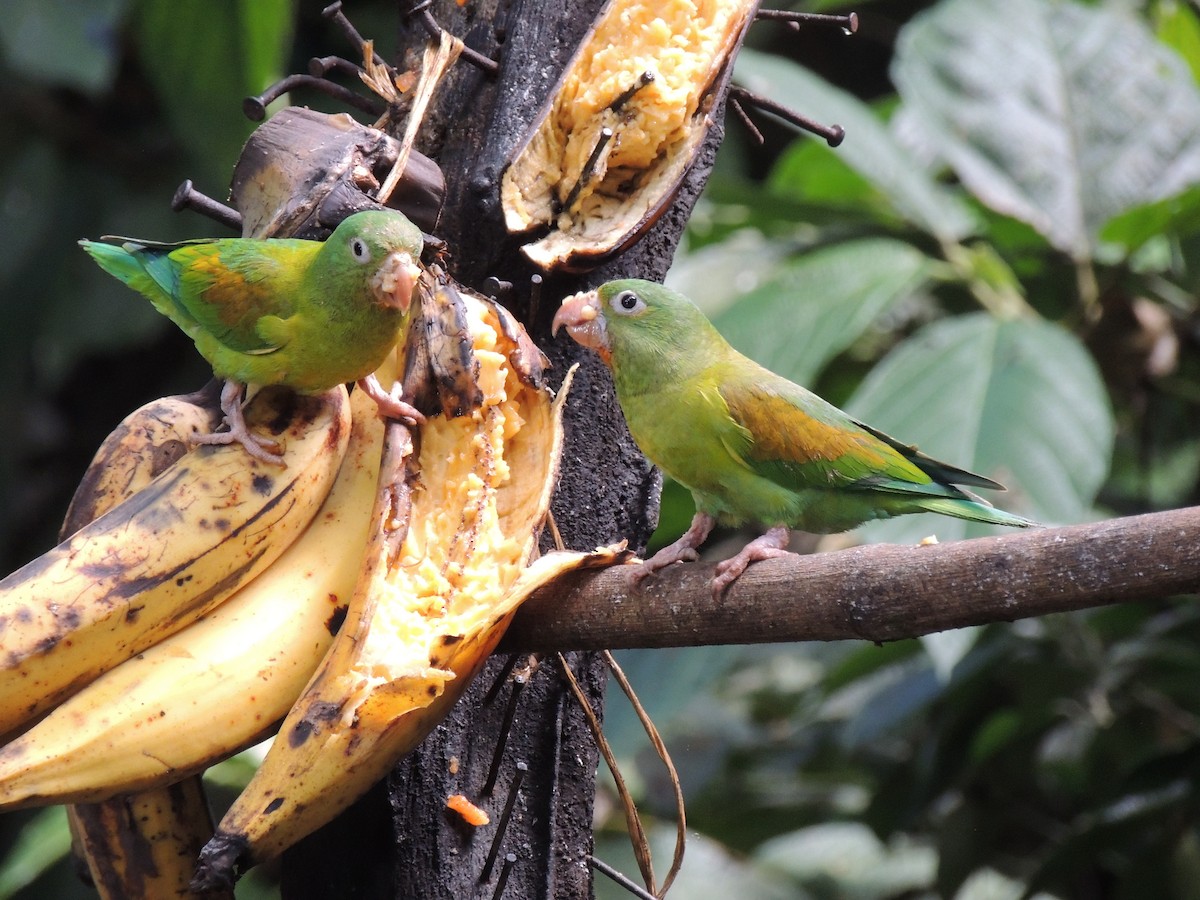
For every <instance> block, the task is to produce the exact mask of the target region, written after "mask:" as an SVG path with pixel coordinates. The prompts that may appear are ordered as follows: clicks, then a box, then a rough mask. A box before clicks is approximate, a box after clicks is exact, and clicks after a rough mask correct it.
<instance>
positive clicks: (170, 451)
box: [60, 380, 233, 900]
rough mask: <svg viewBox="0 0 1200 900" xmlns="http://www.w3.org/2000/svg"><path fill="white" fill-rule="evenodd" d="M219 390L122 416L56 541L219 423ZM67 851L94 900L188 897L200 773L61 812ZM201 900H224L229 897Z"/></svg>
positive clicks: (206, 819) (200, 811) (200, 828)
mask: <svg viewBox="0 0 1200 900" xmlns="http://www.w3.org/2000/svg"><path fill="white" fill-rule="evenodd" d="M219 396H220V383H219V382H218V381H216V380H214V381H212V382H211V383H210V384H209V386H208V387H207V388H205V389H204V390H203V391H198V392H196V393H195V394H189V395H184V396H176V397H163V398H162V399H159V400H155V401H153V402H151V403H147V404H145V405H144V406H142V407H141V408H139V409H137V410H135V411H134V412H132V413H130V414H129V415H128V416H126V417H125V419H124V420H123V421H122V422H121V424H120V425H118V426H117V428H116V429H115V430H114V431H113V433H112V434H111V435H109V437H108V438H107V439H106V440H105V441H104V443H103V444H102V445H101V446H100V449H99V450H98V451H97V453H96V456H95V458H94V459H93V460H92V464H91V465H90V466H88V470H87V472H86V473H85V474H84V477H83V480H82V481H81V482H80V484H79V487H78V488H77V489H76V491H75V496H74V497H73V498H72V500H71V504H70V506H69V507H68V510H67V516H66V519H65V520H64V522H63V526H62V530H61V534H60V539H61V538H65V537H67V536H69V535H71V534H73V533H74V532H76V531H78V530H79V529H80V528H82V527H84V526H85V525H87V524H88V523H89V522H91V521H92V520H93V519H97V518H99V517H100V516H101V515H103V514H104V513H106V512H108V510H110V509H112V508H113V507H114V506H116V505H117V504H119V503H121V502H123V501H125V500H127V499H129V498H130V497H132V496H133V495H134V494H136V493H137V492H138V491H140V490H141V489H142V488H144V487H145V486H146V485H148V484H149V483H150V482H151V481H153V480H154V479H155V478H156V477H158V476H159V475H161V474H162V473H163V472H164V471H165V470H166V469H167V468H168V467H169V466H171V465H172V464H174V463H175V462H176V461H177V460H178V459H179V458H180V457H181V456H183V454H184V453H186V452H187V449H188V447H189V446H190V445H191V443H192V438H193V437H194V436H195V435H197V434H207V433H209V432H211V431H212V429H213V428H214V427H216V425H217V424H218V422H219V419H220V416H221V412H220V406H219ZM67 821H68V822H69V823H70V828H71V837H72V841H71V843H72V849H73V851H74V854H75V856H76V857H77V859H78V860H80V861H81V862H82V863H83V864H84V865H85V866H86V871H87V875H88V876H89V877H90V879H91V883H92V885H93V886H94V887H95V888H96V890H97V892H98V893H99V894H100V897H101V898H102V900H123V898H128V897H143V898H148V900H155V898H160V897H161V898H177V897H183V896H186V895H187V894H188V893H189V888H188V883H189V882H190V881H191V878H192V870H193V867H194V862H195V859H196V855H197V854H198V852H199V851H200V849H201V847H203V846H204V842H205V841H207V840H208V838H209V837H210V836H211V835H212V828H213V826H212V816H211V814H210V813H209V810H208V801H207V798H206V797H205V795H204V787H203V785H202V784H201V781H200V778H199V776H194V777H192V778H188V779H185V780H183V781H180V782H177V783H176V784H171V785H167V786H166V787H160V788H153V789H151V790H147V791H143V792H139V793H136V794H125V795H122V796H117V797H113V798H111V799H108V800H105V801H103V802H101V803H92V804H86V805H82V806H69V807H67ZM209 898H210V900H233V892H232V891H224V892H214V893H212V894H210V895H209Z"/></svg>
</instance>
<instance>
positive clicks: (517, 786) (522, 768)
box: [479, 760, 529, 882]
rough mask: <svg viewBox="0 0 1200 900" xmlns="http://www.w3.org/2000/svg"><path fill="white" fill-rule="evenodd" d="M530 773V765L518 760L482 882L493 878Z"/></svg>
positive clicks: (489, 851)
mask: <svg viewBox="0 0 1200 900" xmlns="http://www.w3.org/2000/svg"><path fill="white" fill-rule="evenodd" d="M528 771H529V766H528V764H527V763H525V762H522V761H520V760H518V761H517V765H516V771H515V772H514V773H513V780H512V785H511V787H509V789H508V799H507V800H505V801H504V812H502V813H500V821H499V822H497V823H496V836H495V837H493V838H492V846H491V847H490V848H488V855H487V859H485V860H484V863H483V871H481V872H480V873H479V880H480V882H485V881H487V880H488V879H489V878H491V877H492V868H493V866H495V865H496V856H497V854H499V852H500V844H501V843H502V842H503V840H504V832H506V831H507V830H508V823H509V820H510V819H512V814H513V808H514V807H515V806H516V805H517V794H519V793H520V792H521V782H523V781H524V780H525V775H526V773H527V772H528Z"/></svg>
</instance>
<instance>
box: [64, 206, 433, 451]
mask: <svg viewBox="0 0 1200 900" xmlns="http://www.w3.org/2000/svg"><path fill="white" fill-rule="evenodd" d="M104 240H105V242H103V243H100V242H95V241H80V242H79V243H80V246H82V247H83V249H84V250H86V251H87V252H88V253H90V254H91V255H92V258H93V259H95V260H96V262H97V263H99V264H100V267H101V268H103V269H104V270H105V271H106V272H108V273H109V274H110V275H113V276H115V277H116V278H118V279H120V280H121V281H123V282H125V283H126V284H127V285H129V286H130V287H132V288H134V289H135V290H137V291H140V292H141V293H142V294H144V295H145V296H146V297H148V298H149V299H150V302H151V303H153V304H154V308H155V309H157V310H158V311H159V312H160V313H162V314H163V315H165V316H166V317H167V318H169V319H170V320H171V321H172V322H174V323H175V324H176V325H178V326H179V327H180V328H182V329H183V331H184V332H185V333H186V334H187V335H188V337H190V338H191V339H192V340H193V341H194V342H195V343H196V349H197V350H199V351H200V354H201V356H203V357H204V358H205V359H206V360H208V362H209V363H210V364H211V365H212V367H213V372H214V373H215V374H216V375H217V377H219V378H223V379H225V388H224V390H223V391H222V392H221V409H222V411H223V412H224V413H225V420H226V423H227V424H228V426H229V430H228V431H225V432H219V433H216V434H211V435H206V436H204V437H202V438H201V442H203V443H220V444H224V443H230V442H232V441H239V442H240V443H242V444H243V445H244V446H245V447H246V449H247V451H249V452H250V454H251V455H253V456H255V457H257V458H259V459H262V460H264V461H267V462H276V463H277V462H280V461H281V458H280V457H279V456H278V455H277V454H276V453H273V452H272V448H271V444H272V442H271V441H267V440H264V439H262V438H259V437H256V436H255V435H253V434H252V433H251V432H250V431H249V430H248V429H247V427H246V424H245V420H244V419H243V418H242V406H241V404H242V385H244V384H247V383H251V384H258V385H267V384H283V385H287V386H288V387H291V388H294V389H295V390H297V391H300V392H302V393H309V394H313V393H320V392H321V391H325V390H328V389H330V388H332V387H334V386H336V385H339V384H343V383H345V382H350V381H357V382H358V383H359V385H360V386H361V387H362V389H363V390H365V391H367V392H368V393H369V394H370V395H371V397H372V398H373V399H374V400H375V401H376V403H378V404H379V408H380V411H381V412H383V413H385V414H386V415H390V416H395V417H397V418H408V419H411V420H412V421H414V422H419V421H423V417H422V416H421V414H420V413H419V412H418V411H417V410H416V409H414V408H413V407H412V405H411V404H408V403H405V402H404V401H402V400H399V399H397V398H396V397H393V396H392V395H390V394H388V393H387V392H386V391H385V390H384V389H383V387H382V386H381V385H380V384H379V382H378V381H377V380H376V379H375V376H374V375H373V374H372V373H374V371H375V370H376V369H377V368H379V366H380V364H381V363H382V362H383V360H384V358H385V357H386V356H387V354H388V353H389V352H390V351H391V349H392V348H393V347H394V346H395V345H396V341H397V338H398V337H399V336H400V329H401V327H402V326H403V325H404V323H405V322H406V321H407V315H408V310H409V306H410V304H411V302H412V292H413V286H414V284H415V283H416V279H417V277H418V276H419V275H420V269H419V268H418V267H417V265H416V260H417V259H418V258H419V257H420V254H421V247H422V243H423V238H422V235H421V231H420V229H418V228H417V227H416V226H415V225H414V224H413V223H412V222H410V221H409V220H408V219H407V218H405V217H404V216H403V215H401V214H400V213H398V212H392V211H387V210H366V211H364V212H359V213H355V214H354V215H352V216H348V217H347V218H346V219H345V220H343V221H342V223H341V224H340V225H339V226H338V227H337V229H336V230H335V231H334V232H333V234H331V235H330V236H329V238H328V239H327V240H325V241H305V240H290V239H270V240H258V239H251V238H220V239H211V240H198V241H185V242H183V243H180V244H156V243H153V242H149V241H138V240H130V239H126V238H105V239H104ZM276 449H277V448H276Z"/></svg>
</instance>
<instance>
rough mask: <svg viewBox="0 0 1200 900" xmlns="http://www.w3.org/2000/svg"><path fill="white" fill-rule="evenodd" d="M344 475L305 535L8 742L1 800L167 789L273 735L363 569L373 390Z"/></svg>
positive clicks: (357, 411)
mask: <svg viewBox="0 0 1200 900" xmlns="http://www.w3.org/2000/svg"><path fill="white" fill-rule="evenodd" d="M351 408H352V410H353V425H352V427H351V433H350V441H349V446H348V448H347V450H346V453H345V458H344V459H343V460H342V464H341V468H340V469H339V470H338V473H337V479H336V480H335V482H334V484H333V488H332V489H331V490H330V492H329V495H328V496H327V497H326V498H325V501H324V503H323V504H322V505H321V507H320V509H319V510H318V511H317V513H316V516H315V517H314V518H313V520H312V522H311V524H310V525H309V526H308V527H307V528H306V529H305V531H304V533H303V534H301V535H300V537H299V538H298V539H296V541H295V542H294V543H292V545H291V546H290V547H288V548H287V549H286V550H285V551H284V552H283V554H282V555H281V556H280V557H279V558H278V559H277V560H276V561H275V562H274V564H272V565H271V567H270V568H268V569H267V570H266V571H265V572H263V573H262V574H261V575H259V576H258V577H257V578H255V579H254V580H253V581H251V582H250V583H249V584H246V585H244V586H243V587H242V588H241V589H240V590H239V591H238V592H237V593H236V594H234V595H233V596H232V597H230V598H229V599H228V600H226V601H225V602H224V603H222V604H221V605H220V606H218V607H217V608H216V609H214V610H212V611H211V612H209V613H208V614H207V615H205V616H204V617H202V618H200V619H199V620H197V621H196V622H194V623H192V624H191V625H189V626H187V627H186V628H183V629H181V630H180V631H177V632H175V633H174V634H173V635H171V636H169V637H167V638H165V639H164V640H162V641H160V642H159V643H157V644H155V645H154V646H153V647H150V648H148V649H146V650H144V651H143V652H141V653H139V654H137V655H136V656H134V657H132V658H131V659H128V660H126V661H125V662H123V663H121V664H120V665H118V666H116V667H115V668H113V669H110V670H109V671H108V672H106V673H104V674H103V675H101V676H100V677H99V678H98V679H96V680H95V681H93V682H92V683H91V684H89V685H87V686H86V687H85V688H83V689H82V690H80V691H79V692H78V693H76V694H74V695H73V696H71V697H69V698H67V699H66V700H65V701H63V702H62V703H61V704H60V705H59V706H57V707H55V708H54V709H53V710H51V711H50V712H49V713H48V714H47V715H46V717H45V718H43V719H42V720H41V721H40V722H38V723H37V724H36V725H34V726H33V727H32V728H30V729H29V730H28V731H26V732H25V733H24V734H22V735H21V736H20V737H18V738H17V739H16V740H14V741H12V742H11V743H9V744H8V745H7V746H5V747H2V748H0V808H18V807H22V806H33V805H44V804H49V803H84V802H87V803H90V802H96V801H99V800H103V799H105V798H108V797H111V796H113V795H114V794H121V793H127V792H129V791H135V790H146V789H149V788H155V787H163V786H166V785H169V784H172V783H174V782H177V781H179V780H180V779H182V778H184V777H186V776H187V775H190V774H193V773H197V772H200V771H202V770H203V769H205V768H206V767H208V766H210V765H212V764H213V763H215V762H218V761H219V760H222V759H224V758H226V757H228V756H230V755H232V754H233V753H236V752H237V751H239V750H241V749H243V748H244V747H247V746H249V745H251V744H254V743H256V742H257V741H259V740H261V739H262V738H263V737H265V736H267V735H268V734H271V733H273V732H274V730H275V727H276V726H277V725H278V723H279V721H280V720H281V719H282V718H283V717H284V715H285V714H286V713H287V711H288V709H289V708H290V707H291V705H292V703H294V702H295V700H296V698H297V697H298V696H299V695H300V692H301V691H302V690H303V688H304V686H305V684H306V683H307V682H308V680H309V678H310V677H311V676H312V673H313V671H314V670H315V669H316V667H317V664H318V663H319V662H320V661H321V658H322V657H323V656H324V655H325V652H326V650H328V648H329V645H330V643H331V642H332V640H333V634H334V632H336V631H337V629H338V627H339V625H340V624H341V622H342V618H343V617H344V615H345V613H346V607H347V604H348V603H349V600H350V595H351V593H352V592H353V590H354V586H355V583H356V582H357V580H358V574H359V568H360V566H361V564H362V553H363V547H364V546H365V545H366V543H367V525H368V522H369V520H370V515H371V508H372V504H373V502H374V498H375V491H376V484H377V481H378V473H379V459H380V448H381V446H382V443H383V428H384V425H383V421H382V420H381V419H380V418H379V415H378V413H377V412H376V410H375V406H374V401H373V400H371V399H370V398H369V397H368V396H367V395H366V394H365V393H364V392H362V391H356V392H355V393H354V395H353V397H352V398H351Z"/></svg>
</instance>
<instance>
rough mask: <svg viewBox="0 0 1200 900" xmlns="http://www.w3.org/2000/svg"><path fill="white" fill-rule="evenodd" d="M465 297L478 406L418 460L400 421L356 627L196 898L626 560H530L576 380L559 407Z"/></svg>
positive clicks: (434, 424) (361, 775)
mask: <svg viewBox="0 0 1200 900" xmlns="http://www.w3.org/2000/svg"><path fill="white" fill-rule="evenodd" d="M460 299H461V301H462V302H463V308H464V311H465V313H466V316H467V320H468V322H469V325H470V328H469V333H470V337H471V339H472V342H473V345H474V354H473V356H474V364H473V365H466V366H464V367H463V368H462V371H463V372H471V371H473V372H474V373H475V378H476V381H477V384H478V387H479V388H480V391H479V395H480V396H481V397H482V402H481V405H480V406H479V407H478V408H476V409H474V410H473V411H467V412H466V414H465V415H462V416H461V417H458V418H449V417H447V416H446V415H438V416H430V417H429V419H428V421H427V423H426V424H425V425H424V426H422V427H421V429H420V430H419V431H418V432H416V434H415V439H416V441H417V442H418V443H419V450H418V451H417V452H416V453H412V454H411V455H407V457H406V456H405V453H406V451H407V450H408V447H407V446H405V442H406V437H407V434H408V433H407V430H406V429H404V427H403V426H401V425H399V424H393V425H391V426H389V431H388V437H387V439H386V440H385V451H384V461H383V464H382V470H381V471H382V474H381V479H380V491H379V498H378V499H377V501H376V506H375V509H374V511H373V513H372V521H371V532H370V541H369V543H368V545H367V554H366V558H365V561H364V563H363V570H362V574H361V576H360V579H359V581H358V585H357V587H356V588H355V591H354V595H353V597H352V599H351V602H350V609H349V612H348V615H347V618H346V623H345V625H344V626H343V628H342V630H341V631H340V632H339V633H338V635H337V636H336V637H335V638H334V641H333V645H332V647H331V648H330V650H329V652H328V654H327V655H326V656H325V658H324V660H323V661H322V662H321V665H320V668H319V669H318V671H317V673H316V674H315V675H314V676H313V679H312V680H311V681H310V682H309V684H308V687H307V688H306V689H305V691H304V694H303V695H302V696H301V698H300V699H299V700H298V701H297V702H296V704H295V706H294V707H293V708H292V710H291V712H290V713H289V714H288V716H287V718H286V720H285V721H284V724H283V726H282V727H281V728H280V732H279V734H278V735H277V737H276V739H275V741H274V743H273V745H272V747H271V749H270V751H269V752H268V753H267V756H266V758H265V760H264V761H263V763H262V766H261V767H260V769H259V771H258V773H257V774H256V775H255V776H254V778H253V779H252V780H251V782H250V784H249V785H248V786H247V787H246V789H245V791H243V793H242V795H241V796H240V797H239V798H238V799H237V800H236V801H235V803H234V805H233V807H232V808H231V809H230V810H229V812H228V814H227V815H226V816H225V818H224V819H222V821H221V823H220V825H219V826H218V830H217V834H216V836H215V837H214V838H213V840H212V841H210V842H209V844H208V845H207V846H206V847H205V849H204V851H203V852H202V854H201V862H200V866H199V868H198V870H197V877H196V879H195V880H194V881H193V882H192V884H193V888H196V889H200V888H208V887H220V886H227V885H229V884H231V883H232V881H233V873H234V870H235V869H236V868H238V867H239V866H241V865H246V864H252V863H254V862H258V861H261V860H263V859H267V858H269V857H272V856H275V855H276V854H278V853H280V852H281V851H282V850H284V849H285V848H286V847H288V846H290V845H291V844H293V843H294V842H295V841H297V840H299V839H300V838H301V837H303V836H304V835H306V834H308V833H310V832H311V831H313V830H314V829H316V828H318V827H319V826H321V825H323V824H325V823H326V822H328V821H329V820H330V819H332V818H333V817H334V816H335V815H336V814H337V813H339V812H340V811H341V810H343V809H345V808H346V807H347V806H349V805H350V804H351V803H352V802H354V800H356V799H357V798H358V797H360V796H361V795H362V794H363V793H364V792H365V791H366V790H367V789H368V788H369V787H370V786H371V784H373V783H374V782H376V781H378V780H379V779H380V778H381V777H383V776H384V775H385V774H386V772H387V771H388V769H389V768H390V767H391V766H392V765H394V764H395V762H396V761H397V760H398V759H399V757H400V756H401V755H403V754H404V753H405V752H407V751H408V750H410V749H412V748H413V747H414V746H416V745H417V744H418V743H419V742H420V741H421V740H422V738H424V736H425V735H426V734H427V733H428V732H429V731H430V730H432V728H433V727H434V726H435V725H436V724H437V722H438V721H440V719H441V718H442V717H443V716H444V715H445V714H446V712H447V711H448V710H449V708H450V706H451V705H452V704H453V703H454V702H455V701H456V700H457V699H458V697H459V696H460V695H461V694H462V692H463V691H464V690H465V689H466V687H467V685H468V684H469V683H470V681H471V679H472V677H473V676H474V675H475V673H476V672H477V671H478V669H479V668H480V667H481V666H482V664H483V663H484V661H485V660H486V659H487V656H488V654H489V653H490V652H491V650H492V649H493V647H494V646H495V644H496V642H497V641H498V640H499V639H500V637H501V635H502V634H503V632H504V629H505V628H506V627H507V624H508V621H509V619H510V618H511V616H512V614H513V612H514V611H515V610H516V609H517V607H518V606H519V605H520V603H521V602H522V601H523V600H524V598H525V597H526V596H527V595H528V594H529V593H530V592H531V591H532V590H533V589H534V588H535V587H536V586H538V585H540V584H542V583H544V582H545V581H547V580H550V579H552V578H553V577H555V576H556V575H558V574H560V573H561V572H563V571H565V570H567V569H571V568H574V567H577V566H581V565H587V564H609V563H611V562H613V561H615V560H616V559H618V558H619V557H620V552H621V551H620V550H619V549H618V550H610V551H605V552H601V553H597V554H582V553H552V554H549V555H548V556H544V557H542V558H541V559H539V560H537V561H536V562H534V563H533V564H532V565H528V563H529V560H530V559H531V557H532V556H533V555H534V554H535V553H536V549H537V544H536V538H537V534H538V531H539V529H540V527H541V524H542V521H543V519H544V517H545V514H546V510H547V507H548V504H549V498H550V494H551V492H552V490H553V487H554V483H555V478H556V471H557V459H558V453H559V449H560V446H561V425H560V411H561V406H562V401H563V399H564V398H565V396H566V385H564V386H563V389H562V390H560V392H559V396H558V400H557V401H554V402H552V401H551V398H550V396H549V394H548V392H546V391H545V390H544V389H541V388H539V387H535V386H534V385H533V384H531V383H530V382H531V381H533V380H535V379H533V378H531V377H530V374H529V371H530V370H529V365H528V364H530V363H533V362H534V360H532V359H527V360H526V363H527V365H526V366H522V364H521V360H522V354H523V353H524V354H528V353H529V350H530V345H528V344H526V343H522V342H518V341H514V340H512V339H511V338H510V337H509V336H508V335H506V334H505V333H504V328H503V320H502V319H501V313H499V312H498V311H496V309H495V308H493V307H489V306H488V305H487V304H485V303H484V302H482V301H480V300H478V299H476V298H474V297H471V296H469V295H463V296H462V297H461V298H460ZM444 309H445V307H444V306H443V307H442V311H443V312H444ZM523 336H524V335H523V333H522V337H523ZM527 340H528V339H527V338H525V341H527ZM468 362H470V360H468ZM523 376H524V377H523ZM398 460H399V461H400V463H401V464H400V465H399V467H398V471H397V470H396V469H394V468H393V464H394V463H396V462H397V461H398Z"/></svg>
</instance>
